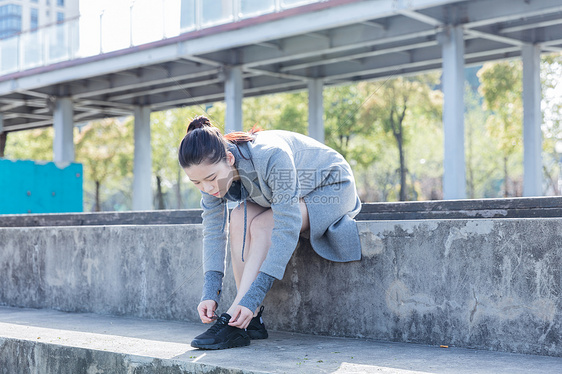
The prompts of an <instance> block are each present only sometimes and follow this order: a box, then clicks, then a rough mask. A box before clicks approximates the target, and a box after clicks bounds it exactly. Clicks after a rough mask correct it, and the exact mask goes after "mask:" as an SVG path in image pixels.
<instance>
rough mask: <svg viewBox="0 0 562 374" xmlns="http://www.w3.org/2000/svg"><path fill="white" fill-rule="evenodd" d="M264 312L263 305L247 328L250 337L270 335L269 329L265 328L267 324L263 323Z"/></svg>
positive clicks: (262, 337)
mask: <svg viewBox="0 0 562 374" xmlns="http://www.w3.org/2000/svg"><path fill="white" fill-rule="evenodd" d="M262 313H263V305H262V307H261V308H260V311H259V312H258V315H257V316H255V317H254V318H252V320H251V321H250V324H249V325H248V327H247V328H246V331H247V332H248V335H249V336H250V339H252V340H254V339H267V337H268V336H269V335H268V334H267V330H266V329H265V325H264V324H263V319H262V318H261V314H262Z"/></svg>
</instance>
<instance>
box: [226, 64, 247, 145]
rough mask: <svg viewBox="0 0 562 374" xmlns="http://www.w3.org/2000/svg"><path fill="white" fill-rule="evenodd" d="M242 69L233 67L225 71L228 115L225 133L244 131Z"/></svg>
mask: <svg viewBox="0 0 562 374" xmlns="http://www.w3.org/2000/svg"><path fill="white" fill-rule="evenodd" d="M243 83H244V82H243V79H242V67H241V66H232V67H229V68H227V69H225V82H224V99H225V102H226V114H225V125H224V127H225V128H224V133H225V134H227V133H229V132H233V131H242V97H243Z"/></svg>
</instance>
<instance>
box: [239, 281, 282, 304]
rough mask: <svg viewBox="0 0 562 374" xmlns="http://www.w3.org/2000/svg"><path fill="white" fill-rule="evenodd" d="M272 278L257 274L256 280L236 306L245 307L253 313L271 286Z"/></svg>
mask: <svg viewBox="0 0 562 374" xmlns="http://www.w3.org/2000/svg"><path fill="white" fill-rule="evenodd" d="M274 280H275V278H274V277H272V276H271V275H268V274H266V273H262V272H259V273H258V276H257V278H256V280H255V281H254V282H253V283H252V285H251V286H250V289H249V290H248V292H246V294H245V295H244V297H243V298H242V300H240V303H238V305H241V306H245V307H246V308H248V309H250V310H251V311H252V312H255V311H256V310H257V309H258V307H259V306H260V304H261V303H262V302H263V299H264V298H265V294H266V293H267V291H269V289H270V288H271V286H273V281H274Z"/></svg>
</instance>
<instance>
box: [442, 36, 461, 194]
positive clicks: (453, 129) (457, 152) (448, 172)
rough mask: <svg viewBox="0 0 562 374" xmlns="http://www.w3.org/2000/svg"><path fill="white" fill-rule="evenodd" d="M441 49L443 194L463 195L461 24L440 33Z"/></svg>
mask: <svg viewBox="0 0 562 374" xmlns="http://www.w3.org/2000/svg"><path fill="white" fill-rule="evenodd" d="M441 42H442V49H443V77H442V85H443V94H444V100H443V101H444V102H443V127H444V131H443V132H444V143H445V144H444V145H445V155H444V161H443V196H444V198H445V199H464V198H466V171H465V158H464V40H463V29H462V26H451V27H449V28H448V29H446V30H445V32H444V33H443V34H442V35H441Z"/></svg>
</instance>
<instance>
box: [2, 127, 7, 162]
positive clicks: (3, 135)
mask: <svg viewBox="0 0 562 374" xmlns="http://www.w3.org/2000/svg"><path fill="white" fill-rule="evenodd" d="M7 138H8V133H6V132H3V133H0V158H3V157H4V151H5V150H6V140H7Z"/></svg>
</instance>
